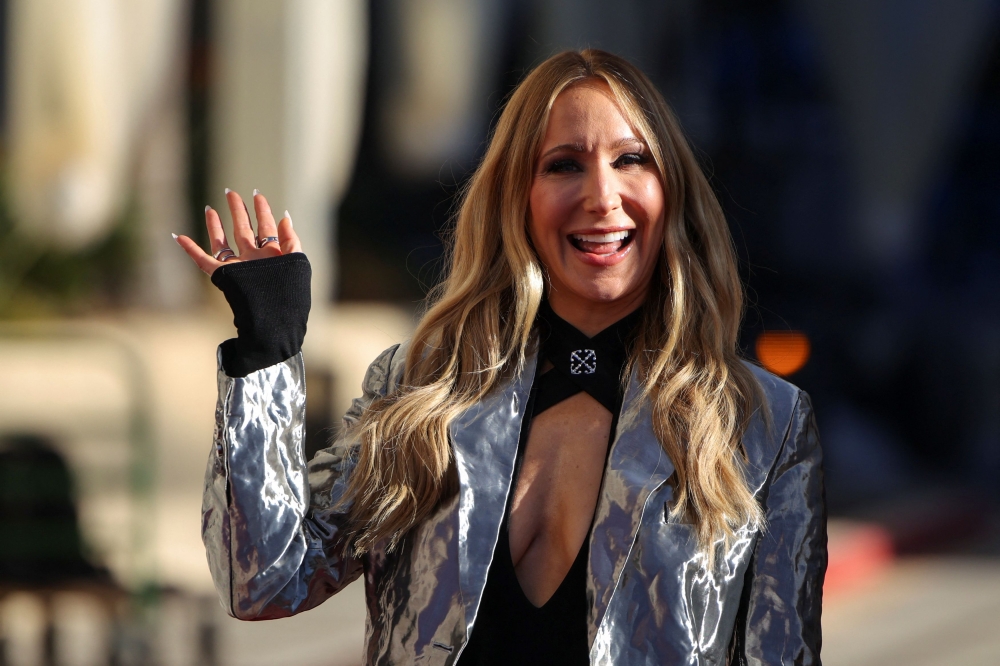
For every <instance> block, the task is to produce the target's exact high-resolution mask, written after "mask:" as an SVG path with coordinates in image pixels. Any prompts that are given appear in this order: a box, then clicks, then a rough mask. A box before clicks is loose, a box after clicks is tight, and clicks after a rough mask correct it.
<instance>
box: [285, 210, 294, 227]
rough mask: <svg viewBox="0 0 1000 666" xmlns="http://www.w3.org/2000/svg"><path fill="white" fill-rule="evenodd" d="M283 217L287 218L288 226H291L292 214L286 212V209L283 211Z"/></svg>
mask: <svg viewBox="0 0 1000 666" xmlns="http://www.w3.org/2000/svg"><path fill="white" fill-rule="evenodd" d="M285 217H287V218H288V226H292V216H291V215H289V214H288V211H287V210H286V211H285Z"/></svg>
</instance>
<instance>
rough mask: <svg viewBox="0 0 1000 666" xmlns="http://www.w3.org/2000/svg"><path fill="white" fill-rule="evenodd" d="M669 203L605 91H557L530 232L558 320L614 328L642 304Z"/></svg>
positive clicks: (594, 87)
mask: <svg viewBox="0 0 1000 666" xmlns="http://www.w3.org/2000/svg"><path fill="white" fill-rule="evenodd" d="M664 199H665V197H664V193H663V185H662V184H661V182H660V176H659V172H658V170H657V168H656V164H655V162H654V161H653V159H652V156H651V155H650V153H649V148H648V147H647V146H646V144H645V143H644V142H643V141H642V139H640V138H639V135H638V133H636V132H635V131H634V130H633V129H632V127H631V126H630V125H629V123H628V121H626V119H625V117H624V116H623V115H622V113H621V111H620V110H619V108H618V106H617V104H616V103H615V101H614V98H613V97H612V95H611V91H610V89H609V88H608V87H607V85H606V84H604V83H603V82H601V83H591V82H587V83H582V84H577V85H574V86H572V87H570V88H568V89H566V90H564V91H563V92H562V93H560V94H559V96H558V97H557V98H556V100H555V102H554V103H553V105H552V110H551V113H550V116H549V124H548V128H547V130H546V133H545V138H544V139H543V141H542V148H541V151H540V153H539V158H538V160H537V162H536V164H535V168H534V176H533V179H532V184H531V193H530V199H529V219H528V233H529V235H530V237H531V241H532V243H533V244H534V246H535V249H536V251H537V252H538V255H539V258H540V259H541V261H542V263H543V264H544V266H545V268H546V271H547V273H548V277H549V302H550V304H551V305H552V308H553V309H554V310H555V311H556V312H557V313H558V314H559V315H560V316H561V317H563V318H564V319H566V320H567V321H570V322H571V323H574V324H576V325H577V327H578V328H581V327H580V323H584V322H594V321H595V318H596V320H607V321H606V323H607V324H611V323H613V322H614V321H616V320H617V319H619V318H620V317H621V316H624V315H626V314H628V313H629V312H631V311H632V310H634V309H635V308H636V307H638V306H639V304H641V303H642V300H643V299H644V298H645V296H646V292H647V291H648V288H649V284H650V280H651V279H652V275H653V271H654V269H655V267H656V261H657V258H658V256H659V253H660V248H661V245H662V238H663V225H664V222H663V218H664V208H665V202H664ZM574 320H575V321H574ZM578 322H579V323H578ZM590 327H591V328H593V326H590ZM581 330H583V328H581ZM597 330H600V328H598V329H597ZM584 332H587V331H584ZM594 332H597V331H594ZM588 334H589V333H588Z"/></svg>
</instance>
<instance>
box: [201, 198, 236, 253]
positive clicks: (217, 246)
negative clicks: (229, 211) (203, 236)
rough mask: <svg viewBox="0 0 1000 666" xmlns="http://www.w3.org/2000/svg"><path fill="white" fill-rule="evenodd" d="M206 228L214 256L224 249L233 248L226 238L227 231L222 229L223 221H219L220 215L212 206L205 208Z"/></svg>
mask: <svg viewBox="0 0 1000 666" xmlns="http://www.w3.org/2000/svg"><path fill="white" fill-rule="evenodd" d="M205 227H206V228H207V229H208V241H209V247H210V248H211V250H212V256H215V255H216V254H218V252H219V250H221V249H223V248H227V247H231V246H230V245H229V239H227V238H226V230H225V229H224V228H223V227H222V220H221V219H219V214H218V213H217V212H216V211H215V209H214V208H212V207H211V206H205Z"/></svg>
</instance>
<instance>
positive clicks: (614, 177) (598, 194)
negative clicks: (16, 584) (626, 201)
mask: <svg viewBox="0 0 1000 666" xmlns="http://www.w3.org/2000/svg"><path fill="white" fill-rule="evenodd" d="M587 176H588V177H587V179H586V184H585V185H584V192H583V205H584V208H585V209H586V211H587V212H588V213H594V214H595V215H599V216H601V217H606V216H607V215H609V214H610V213H611V212H612V211H614V210H615V209H617V208H621V205H622V197H621V193H620V192H619V188H618V184H619V183H618V174H616V173H615V170H614V168H613V167H612V166H611V165H609V164H600V165H598V166H597V167H596V168H593V169H590V170H589V173H588V174H587Z"/></svg>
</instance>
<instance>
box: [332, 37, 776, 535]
mask: <svg viewBox="0 0 1000 666" xmlns="http://www.w3.org/2000/svg"><path fill="white" fill-rule="evenodd" d="M588 80H591V81H595V80H600V81H604V82H605V83H606V84H607V85H608V86H609V88H610V89H611V92H612V94H613V96H614V98H615V100H616V102H617V104H618V106H619V108H620V110H621V111H622V113H623V115H624V116H625V118H626V119H627V120H628V121H629V123H630V124H631V125H632V127H633V129H634V130H635V131H636V132H638V133H639V135H640V136H641V137H642V139H643V140H644V141H645V142H646V144H647V145H648V147H649V150H650V152H651V154H652V157H653V159H654V160H655V163H656V165H657V167H658V169H659V174H660V178H661V182H662V183H663V188H664V192H665V195H666V201H667V210H666V212H665V220H664V228H665V231H664V238H663V245H662V252H661V255H660V257H659V262H658V268H657V272H656V273H655V274H654V277H653V284H652V286H651V288H650V291H649V294H648V296H647V299H646V301H645V303H644V305H643V315H642V318H641V324H640V326H639V332H638V334H637V337H636V340H635V344H634V347H633V349H632V351H631V357H630V364H629V367H630V368H632V369H635V370H636V371H637V372H638V373H639V375H638V376H639V377H640V378H641V382H642V392H643V397H644V398H646V399H648V400H650V401H651V403H652V405H653V411H652V417H653V425H654V430H655V433H656V436H657V438H658V439H659V442H660V444H661V445H662V446H663V448H664V450H665V451H666V453H667V455H668V456H669V457H670V459H671V461H672V462H673V463H674V466H675V468H676V472H675V475H676V476H675V477H674V478H673V479H672V482H673V483H674V486H675V491H676V492H675V499H674V502H673V505H672V507H671V512H672V514H674V515H675V516H677V517H681V518H683V519H685V520H688V521H690V522H693V523H694V524H695V525H696V529H697V533H698V540H699V544H700V545H701V546H702V547H703V548H704V549H705V550H707V551H709V555H711V553H712V552H714V548H713V547H712V543H713V542H715V541H716V540H718V539H720V538H722V539H725V540H727V541H728V540H729V539H730V538H732V537H733V535H734V531H735V529H736V528H738V527H740V526H743V525H747V524H758V525H759V524H760V523H761V521H762V514H761V510H760V507H759V506H758V505H757V503H756V501H755V500H754V497H753V494H752V492H751V490H750V489H749V488H748V486H747V482H746V479H745V477H744V475H743V472H742V467H741V465H740V457H741V455H742V454H743V450H742V447H741V444H740V441H741V437H742V435H743V432H744V430H745V429H746V426H747V423H748V421H749V417H750V413H751V411H752V409H753V408H754V407H755V405H756V402H757V400H758V399H759V398H758V396H759V388H758V385H757V383H756V381H755V380H754V377H753V375H752V374H751V372H750V371H749V369H747V368H746V367H745V366H744V365H743V363H742V362H741V361H740V359H739V356H738V354H737V349H736V345H737V332H738V328H739V323H740V318H741V316H742V309H743V291H742V286H741V284H740V280H739V277H738V274H737V269H736V258H735V253H734V251H733V245H732V239H731V237H730V234H729V230H728V227H727V225H726V221H725V217H724V216H723V213H722V209H721V207H720V205H719V202H718V200H717V199H716V197H715V194H714V193H713V191H712V188H711V187H710V185H709V183H708V181H707V179H706V178H705V176H704V174H703V173H702V171H701V169H700V168H699V166H698V163H697V161H696V160H695V157H694V155H693V154H692V151H691V148H690V146H689V145H688V143H687V141H686V139H685V137H684V134H683V132H682V130H681V128H680V125H679V123H678V122H677V119H676V118H675V116H674V114H673V113H672V112H671V110H670V108H669V107H668V106H667V104H666V102H665V101H664V99H663V97H662V96H661V95H660V93H659V92H658V91H657V90H656V88H655V87H654V86H653V84H652V82H651V81H650V80H649V79H648V78H647V77H646V76H645V75H644V74H643V73H642V72H641V71H639V70H638V69H637V68H635V67H634V66H632V65H631V64H630V63H628V62H627V61H625V60H624V59H622V58H619V57H617V56H614V55H612V54H610V53H606V52H604V51H599V50H596V49H587V50H584V51H580V52H576V51H567V52H564V53H560V54H558V55H555V56H553V57H551V58H549V59H548V60H546V61H545V62H543V63H542V64H540V65H539V66H538V67H536V68H535V69H534V70H532V71H531V72H530V73H529V74H528V75H527V77H526V78H525V79H524V81H522V82H521V84H520V85H519V86H518V87H517V88H516V89H515V90H514V92H513V93H512V94H511V96H510V99H509V100H508V102H507V104H506V106H505V108H504V110H503V113H502V114H501V116H500V119H499V121H498V123H497V126H496V129H495V130H494V132H493V136H492V138H491V140H490V142H489V145H488V147H487V149H486V154H485V155H484V157H483V160H482V163H481V164H480V165H479V168H478V169H477V170H476V172H475V173H474V174H473V176H472V178H471V179H470V180H469V182H468V183H467V185H466V187H465V188H464V190H463V192H462V197H461V204H460V206H459V208H458V212H457V216H456V219H455V223H454V228H453V230H452V231H451V233H450V237H449V238H448V243H447V247H448V254H447V258H446V261H447V264H448V266H449V268H448V271H447V273H446V275H445V278H444V279H443V281H442V282H441V283H440V284H439V285H438V286H437V287H435V289H434V290H433V291H432V292H431V294H430V295H429V297H428V305H429V307H428V310H427V312H426V314H425V315H424V316H423V318H422V319H421V321H420V323H419V325H418V326H417V329H416V332H415V333H414V336H413V339H412V343H411V345H410V347H409V349H408V351H407V355H406V365H405V370H404V375H403V381H402V383H401V386H400V388H399V389H398V390H396V391H394V392H393V393H392V394H390V395H388V396H386V397H385V398H382V399H379V400H376V401H375V402H373V403H372V404H371V405H370V406H369V408H368V409H367V410H366V412H365V413H364V415H363V416H362V418H361V420H360V422H359V423H358V425H357V426H356V427H357V428H358V431H357V436H358V439H359V441H360V448H359V451H358V453H357V461H356V466H355V468H354V470H353V472H352V475H351V478H350V482H349V485H348V490H347V493H346V495H345V499H344V502H345V505H346V504H348V503H349V505H350V508H349V510H348V520H349V525H348V531H349V534H350V538H351V540H352V543H353V547H354V550H355V551H356V552H357V553H363V552H366V551H368V550H370V549H371V548H372V547H373V545H374V544H376V543H377V542H387V544H388V547H389V548H390V549H391V548H393V547H394V546H395V545H396V544H397V543H398V541H399V539H400V538H401V537H402V536H403V535H404V534H405V533H406V532H407V531H408V530H410V529H411V528H412V527H414V526H415V525H417V524H419V523H420V522H421V521H422V520H424V519H425V518H427V517H428V516H429V515H430V514H431V513H432V512H433V511H435V510H436V509H437V508H438V506H439V505H440V503H441V502H442V501H443V500H445V499H447V498H448V497H449V496H450V495H452V494H453V493H454V492H455V487H456V481H455V474H456V473H455V470H454V465H453V460H452V449H451V445H450V442H449V437H448V427H449V424H450V423H451V422H452V420H453V419H454V418H455V417H456V416H458V415H459V414H461V413H462V412H463V411H465V410H466V409H468V408H469V407H471V406H472V405H474V404H475V403H477V402H478V401H480V400H482V399H483V398H484V397H485V396H486V395H487V394H489V393H490V392H491V391H492V390H494V389H495V388H497V387H498V386H499V385H500V384H501V383H503V382H504V381H505V380H506V379H508V378H509V377H511V376H513V375H515V374H516V373H518V372H521V371H523V369H524V365H525V359H526V357H527V355H528V354H529V353H530V351H531V349H530V346H531V344H532V341H533V334H532V325H533V322H534V319H535V315H536V313H537V311H538V307H539V304H540V303H541V301H542V298H543V294H544V288H545V269H544V267H543V266H542V264H541V263H540V261H539V259H538V255H537V254H536V253H535V251H534V249H533V248H532V246H531V243H530V241H529V240H528V233H527V210H528V194H529V189H530V187H531V182H532V174H533V170H534V164H535V161H536V159H537V155H538V152H539V150H540V147H541V142H542V139H543V137H544V135H545V131H546V126H547V122H548V117H549V111H550V109H551V108H552V104H553V102H554V101H555V99H556V97H557V96H558V95H559V93H560V92H562V91H563V90H565V89H566V88H567V87H569V86H572V85H574V84H576V83H580V82H584V81H588ZM625 380H627V376H626V377H625Z"/></svg>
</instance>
